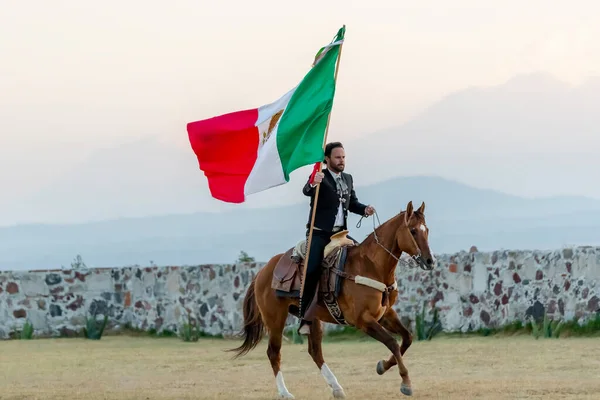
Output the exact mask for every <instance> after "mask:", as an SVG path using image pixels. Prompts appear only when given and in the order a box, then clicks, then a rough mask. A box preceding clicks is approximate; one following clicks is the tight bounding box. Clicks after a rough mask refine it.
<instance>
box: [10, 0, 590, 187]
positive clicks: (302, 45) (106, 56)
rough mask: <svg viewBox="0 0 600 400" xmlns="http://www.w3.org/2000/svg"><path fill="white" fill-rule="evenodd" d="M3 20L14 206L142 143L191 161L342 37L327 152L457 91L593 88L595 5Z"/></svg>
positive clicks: (50, 7)
mask: <svg viewBox="0 0 600 400" xmlns="http://www.w3.org/2000/svg"><path fill="white" fill-rule="evenodd" d="M483 3H486V4H487V5H483ZM367 4H369V5H368V6H367ZM0 7H1V10H2V11H1V12H0V185H1V187H2V188H3V191H4V190H9V191H10V192H11V193H12V194H16V193H25V192H31V191H35V190H36V189H37V188H39V187H40V186H41V185H43V184H45V183H47V182H49V181H50V180H52V179H54V178H56V177H57V176H59V175H60V174H61V173H63V171H65V170H66V169H67V168H69V167H72V166H73V165H76V163H77V162H79V161H81V160H83V159H85V158H86V157H88V156H89V155H90V154H91V153H92V152H93V151H95V150H97V149H99V148H105V147H110V146H115V145H118V144H119V143H124V142H128V141H131V140H134V139H136V138H140V137H143V136H146V135H160V137H161V140H164V141H168V142H174V143H178V144H179V145H181V146H188V142H187V133H186V129H185V125H186V123H187V122H188V121H192V120H197V119H203V118H208V117H211V116H214V115H217V114H222V113H225V112H229V111H234V110H239V109H244V108H249V107H257V106H260V105H262V104H265V103H268V102H271V101H273V100H275V99H277V98H278V97H279V96H281V95H282V94H283V93H285V92H287V91H288V90H289V89H290V88H291V87H293V86H295V85H296V84H297V83H298V82H299V80H300V79H301V78H302V77H303V75H304V74H305V73H306V72H307V71H308V68H309V67H310V63H311V61H312V58H313V56H314V54H315V52H316V51H317V50H318V49H319V47H321V46H322V45H324V44H327V43H328V42H329V41H330V40H331V39H332V37H333V35H334V34H335V33H336V31H337V29H338V28H339V27H340V26H341V25H342V24H346V25H347V34H346V39H347V40H346V43H345V44H344V48H343V53H342V60H341V69H340V73H339V81H338V92H337V95H336V100H335V108H334V112H333V115H332V120H331V134H330V137H331V138H336V139H345V138H350V137H355V136H357V135H361V134H368V133H372V132H373V131H375V130H379V129H383V128H386V127H389V126H394V125H398V124H400V123H402V122H403V121H406V119H407V118H409V117H410V116H411V115H413V114H414V113H415V112H418V111H420V110H421V109H423V108H424V107H426V106H427V105H429V104H431V103H433V102H435V101H436V100H438V99H439V98H441V97H443V96H444V95H446V94H448V93H450V92H452V91H455V90H460V89H463V88H466V87H469V86H488V85H496V84H501V83H503V82H505V81H506V80H508V79H510V78H511V77H513V76H514V75H516V74H519V73H528V72H533V71H542V72H548V73H551V74H553V75H555V76H556V77H558V78H560V79H562V80H565V81H567V82H569V83H573V84H577V83H580V82H581V81H583V80H585V79H586V78H587V77H589V76H594V75H596V76H598V75H600V41H598V37H600V24H598V16H599V15H600V3H598V2H594V1H591V0H590V1H553V2H548V1H537V0H528V1H523V0H520V1H516V0H507V1H503V2H501V3H498V2H492V1H486V2H484V1H481V0H477V1H476V0H472V1H469V0H454V1H447V0H444V1H419V2H415V1H402V0H390V1H383V0H371V1H370V2H367V1H360V2H359V1H349V0H344V1H322V0H319V1H316V0H303V1H302V2H284V1H281V0H280V1H274V0H255V1H241V0H238V1H226V0H222V1H210V2H208V1H198V0H195V1H194V0H172V1H170V2H166V1H161V2H158V1H156V2H149V1H133V0H128V1H122V0H121V1H116V0H106V1H103V2H100V3H98V2H91V1H81V0H79V1H75V0H72V1H60V0H57V1H47V0H37V1H36V0H31V1H17V0H0Z"/></svg>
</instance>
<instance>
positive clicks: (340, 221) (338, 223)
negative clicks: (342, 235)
mask: <svg viewBox="0 0 600 400" xmlns="http://www.w3.org/2000/svg"><path fill="white" fill-rule="evenodd" d="M327 171H329V173H330V174H331V176H333V179H334V180H335V179H336V177H340V174H339V173H336V172H333V171H332V170H330V169H329V168H327ZM340 179H341V177H340ZM343 226H344V209H343V207H342V202H341V201H340V205H339V206H338V212H337V215H336V216H335V222H334V223H333V227H334V228H341V227H343Z"/></svg>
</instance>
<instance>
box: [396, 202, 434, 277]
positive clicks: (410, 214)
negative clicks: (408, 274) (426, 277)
mask: <svg viewBox="0 0 600 400" xmlns="http://www.w3.org/2000/svg"><path fill="white" fill-rule="evenodd" d="M403 215H404V216H403V217H402V218H403V220H402V221H401V224H400V227H399V228H398V230H397V231H396V241H397V244H398V247H399V248H400V249H401V250H402V251H403V252H405V253H407V254H408V255H410V256H411V257H412V258H413V259H414V260H415V261H416V262H417V263H418V264H419V267H421V268H422V269H424V270H432V269H433V266H434V264H435V258H434V257H433V255H432V254H431V250H430V249H429V228H427V224H426V223H425V203H422V204H421V207H419V209H418V210H416V211H414V210H413V205H412V201H409V202H408V205H407V206H406V211H405V212H404V214H403Z"/></svg>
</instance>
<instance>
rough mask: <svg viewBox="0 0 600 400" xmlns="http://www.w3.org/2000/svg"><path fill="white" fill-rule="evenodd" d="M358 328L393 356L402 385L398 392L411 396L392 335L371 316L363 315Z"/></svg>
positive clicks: (407, 379) (400, 356)
mask: <svg viewBox="0 0 600 400" xmlns="http://www.w3.org/2000/svg"><path fill="white" fill-rule="evenodd" d="M358 328H360V329H361V330H362V331H363V332H365V333H366V334H367V335H369V336H371V337H372V338H373V339H375V340H377V341H379V342H381V343H383V344H384V345H385V346H386V347H387V348H388V349H389V350H390V351H391V352H392V354H393V355H394V357H395V359H396V362H397V363H398V369H399V370H400V377H401V378H402V384H401V385H400V392H401V393H402V394H405V395H407V396H411V395H412V389H411V384H410V378H409V377H408V370H407V369H406V367H405V366H404V363H403V362H402V355H401V354H400V345H399V344H398V342H397V341H396V339H394V337H393V336H392V335H390V334H389V332H387V331H386V330H385V329H384V328H383V326H381V325H380V324H379V323H378V322H377V321H376V320H375V319H374V318H373V316H372V315H371V314H369V313H365V314H364V315H363V318H362V319H361V321H360V322H359V324H358Z"/></svg>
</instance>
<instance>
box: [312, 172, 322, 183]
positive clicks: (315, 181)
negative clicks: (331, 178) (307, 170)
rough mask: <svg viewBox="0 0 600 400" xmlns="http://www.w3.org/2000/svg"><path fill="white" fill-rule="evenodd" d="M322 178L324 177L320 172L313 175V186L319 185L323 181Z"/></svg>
mask: <svg viewBox="0 0 600 400" xmlns="http://www.w3.org/2000/svg"><path fill="white" fill-rule="evenodd" d="M324 177H325V174H324V173H322V172H321V171H319V172H317V173H316V174H315V179H314V180H313V185H316V184H318V183H321V181H322V180H323V178H324Z"/></svg>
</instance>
